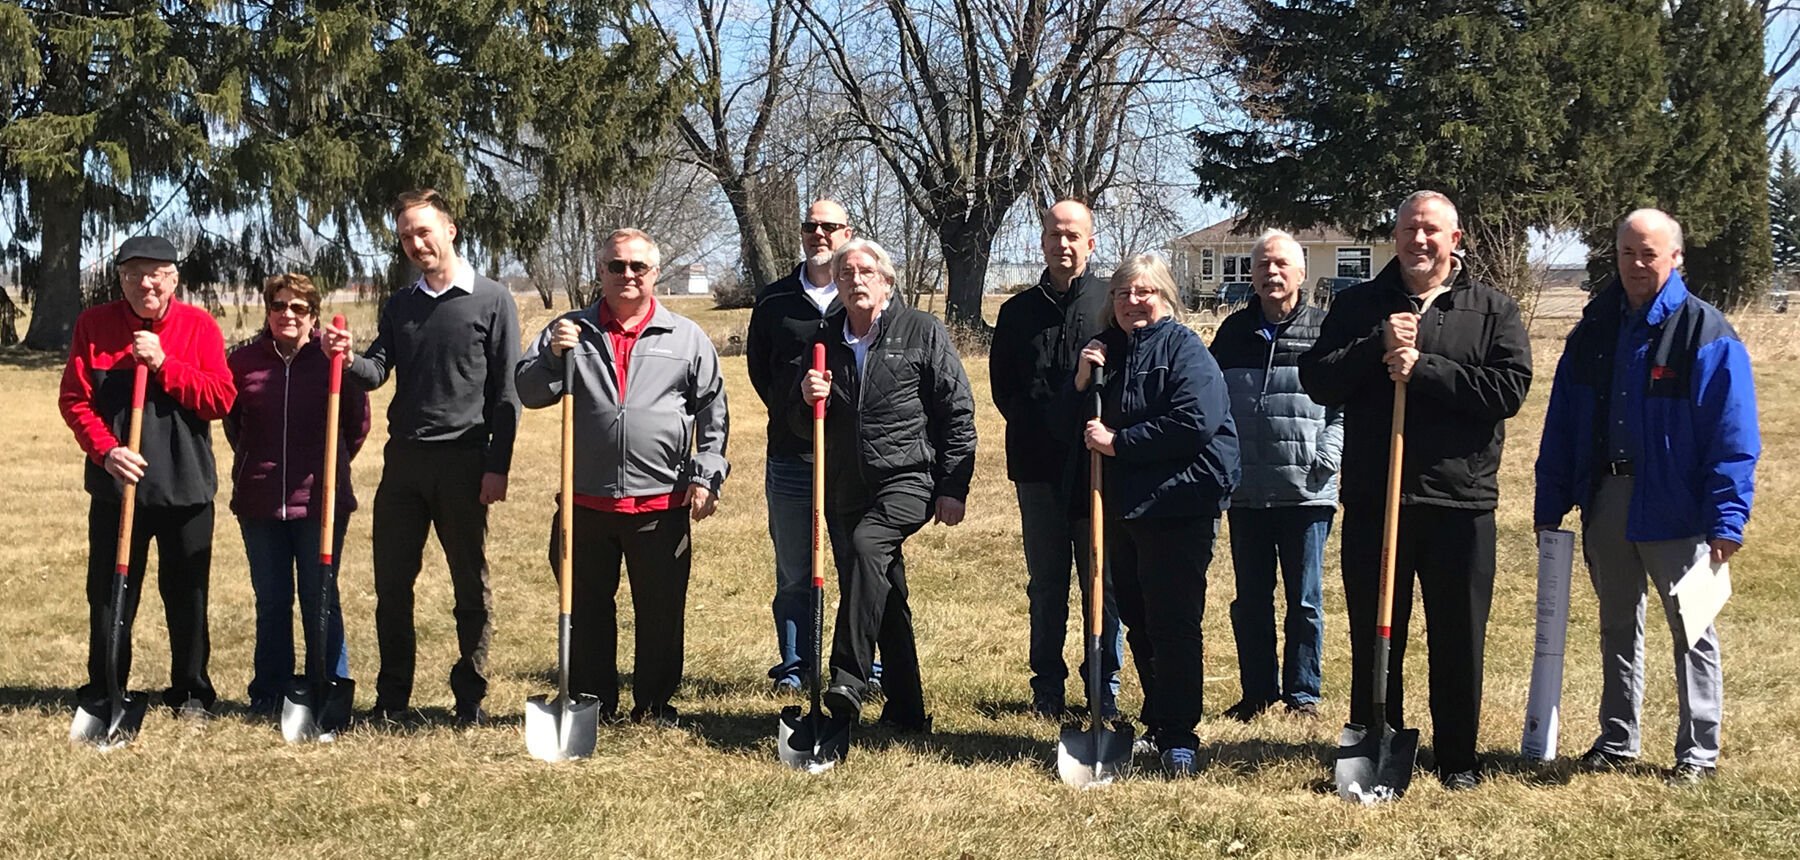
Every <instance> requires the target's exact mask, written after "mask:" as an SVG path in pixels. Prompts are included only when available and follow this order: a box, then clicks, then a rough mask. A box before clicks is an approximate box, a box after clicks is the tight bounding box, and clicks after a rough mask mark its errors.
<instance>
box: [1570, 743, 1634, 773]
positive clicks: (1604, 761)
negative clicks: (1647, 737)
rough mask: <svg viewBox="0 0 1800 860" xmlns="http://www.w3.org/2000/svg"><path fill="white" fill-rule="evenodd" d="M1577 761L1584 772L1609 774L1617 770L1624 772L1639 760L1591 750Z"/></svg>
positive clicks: (1604, 751) (1600, 750)
mask: <svg viewBox="0 0 1800 860" xmlns="http://www.w3.org/2000/svg"><path fill="white" fill-rule="evenodd" d="M1576 761H1577V762H1578V763H1579V764H1580V765H1581V769H1582V770H1585V771H1587V772H1589V773H1607V772H1610V771H1615V770H1624V769H1625V768H1626V767H1628V766H1630V765H1631V763H1632V762H1635V761H1637V758H1636V757H1633V756H1628V755H1620V754H1618V753H1610V752H1607V751H1606V750H1602V749H1591V750H1588V751H1587V752H1585V753H1582V754H1581V758H1579V759H1576Z"/></svg>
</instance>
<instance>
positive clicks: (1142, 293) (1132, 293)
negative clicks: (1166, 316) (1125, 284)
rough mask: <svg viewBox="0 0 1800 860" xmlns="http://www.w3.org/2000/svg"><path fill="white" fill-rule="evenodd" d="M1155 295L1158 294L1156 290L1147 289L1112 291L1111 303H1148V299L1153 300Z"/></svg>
mask: <svg viewBox="0 0 1800 860" xmlns="http://www.w3.org/2000/svg"><path fill="white" fill-rule="evenodd" d="M1157 294H1158V293H1157V291H1156V290H1154V289H1148V288H1146V289H1133V290H1113V291H1112V297H1113V301H1115V302H1124V301H1140V302H1142V301H1148V300H1150V299H1153V298H1155V297H1156V296H1157Z"/></svg>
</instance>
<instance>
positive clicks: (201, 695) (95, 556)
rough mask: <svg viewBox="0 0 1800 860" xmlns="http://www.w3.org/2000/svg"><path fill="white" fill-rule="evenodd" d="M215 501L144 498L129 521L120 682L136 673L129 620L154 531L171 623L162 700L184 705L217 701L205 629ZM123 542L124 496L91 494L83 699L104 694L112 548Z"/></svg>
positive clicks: (165, 610) (159, 581) (133, 615)
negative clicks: (174, 503) (156, 503)
mask: <svg viewBox="0 0 1800 860" xmlns="http://www.w3.org/2000/svg"><path fill="white" fill-rule="evenodd" d="M212 537H213V506H212V505H211V504H210V503H209V504H204V505H193V506H188V507H178V508H152V507H143V506H139V507H138V509H137V513H136V514H134V515H133V519H132V527H131V560H130V562H129V564H130V567H129V570H130V576H129V578H128V584H127V586H126V589H125V606H124V609H125V631H124V632H125V637H124V639H123V641H121V642H120V643H119V685H120V686H121V687H127V686H128V683H127V682H128V680H129V679H130V676H131V635H130V634H131V627H132V621H133V620H134V619H136V618H137V608H138V598H139V597H140V596H141V595H142V594H143V587H144V568H145V566H146V565H147V564H148V562H149V557H150V540H151V539H152V538H155V540H156V551H157V556H156V558H157V562H156V588H157V591H158V592H160V593H161V595H162V602H163V614H164V617H165V619H166V620H167V622H168V625H169V687H168V689H167V690H164V691H163V701H164V702H165V703H167V704H168V705H169V706H170V707H179V706H180V705H181V704H182V703H184V702H186V701H187V700H188V698H189V697H193V698H195V699H199V700H200V702H201V704H203V705H205V706H207V707H209V708H210V707H212V704H213V701H214V700H215V699H217V697H218V696H217V694H216V693H214V692H213V685H212V679H211V678H209V677H207V674H206V662H207V659H208V655H209V654H210V653H211V642H210V640H209V639H208V638H207V633H206V595H207V587H208V584H209V583H210V581H211V579H212ZM118 548H119V503H118V502H116V501H112V500H101V499H99V498H94V499H92V500H91V501H90V503H89V507H88V575H87V600H88V667H87V668H88V682H87V683H86V684H83V685H82V687H81V689H80V690H79V691H78V692H77V694H76V695H77V696H78V697H79V698H80V699H81V701H82V702H90V701H96V700H99V699H104V698H106V695H107V684H106V663H107V660H108V659H109V655H108V654H107V648H106V642H107V635H108V631H109V629H110V628H111V627H112V610H113V606H112V597H113V580H114V578H116V577H117V576H118V574H117V573H116V572H114V569H113V563H114V556H115V555H116V554H117V552H118Z"/></svg>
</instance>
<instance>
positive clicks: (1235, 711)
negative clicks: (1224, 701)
mask: <svg viewBox="0 0 1800 860" xmlns="http://www.w3.org/2000/svg"><path fill="white" fill-rule="evenodd" d="M1273 704H1275V703H1274V702H1271V701H1268V700H1266V699H1257V700H1254V701H1252V700H1250V699H1244V700H1243V701H1240V702H1238V703H1237V704H1235V705H1232V706H1231V707H1229V708H1226V709H1225V716H1227V717H1230V718H1232V719H1234V720H1237V721H1238V722H1240V723H1247V722H1250V721H1251V720H1254V719H1256V717H1257V715H1259V714H1261V713H1262V712H1263V711H1266V710H1268V709H1269V707H1270V706H1271V705H1273Z"/></svg>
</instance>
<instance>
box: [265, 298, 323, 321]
mask: <svg viewBox="0 0 1800 860" xmlns="http://www.w3.org/2000/svg"><path fill="white" fill-rule="evenodd" d="M268 308H269V313H272V314H278V313H281V312H282V311H287V312H288V313H291V314H293V315H294V316H297V317H309V316H312V312H313V309H312V305H309V304H307V303H306V302H303V301H300V300H299V299H295V300H293V301H291V302H288V303H286V304H282V303H281V302H269V303H268Z"/></svg>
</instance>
